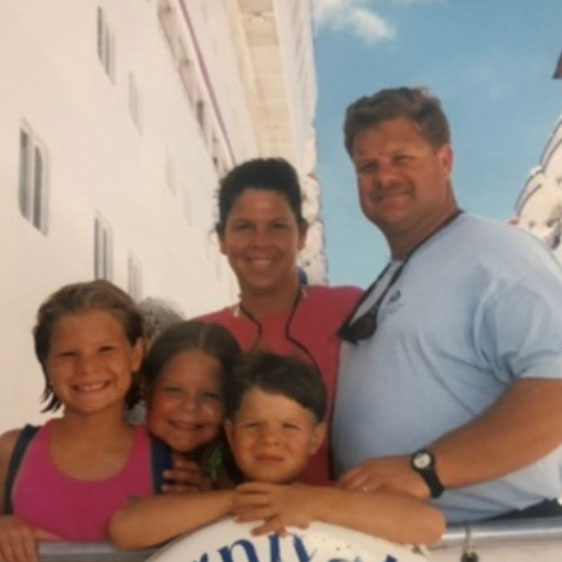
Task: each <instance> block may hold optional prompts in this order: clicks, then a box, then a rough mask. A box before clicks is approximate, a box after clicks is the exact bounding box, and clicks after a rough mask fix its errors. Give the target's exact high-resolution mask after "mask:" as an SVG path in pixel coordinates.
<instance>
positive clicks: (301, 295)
mask: <svg viewBox="0 0 562 562" xmlns="http://www.w3.org/2000/svg"><path fill="white" fill-rule="evenodd" d="M307 296H308V294H307V291H306V287H305V286H304V285H299V289H298V291H297V294H296V295H295V298H294V299H293V303H292V304H291V309H290V311H289V315H288V316H287V320H286V321H285V327H284V330H283V335H284V336H285V339H286V340H287V341H288V342H290V343H292V344H293V345H294V346H295V347H296V348H298V349H299V350H300V351H302V352H303V353H304V355H305V356H306V357H307V358H308V359H309V360H310V362H311V363H312V365H313V366H314V368H315V369H316V370H317V371H318V373H320V372H321V371H320V368H319V367H318V363H317V362H316V359H314V356H313V355H312V353H311V352H310V350H309V349H308V347H307V346H306V345H305V344H304V343H303V342H301V341H299V340H298V339H297V338H295V337H294V336H293V335H292V334H291V327H292V324H293V320H294V317H295V314H296V313H297V309H298V307H299V304H300V302H301V301H302V300H303V299H305V298H306V297H307ZM241 313H242V314H244V316H246V318H248V320H250V322H251V323H252V324H253V325H254V326H255V327H256V329H257V336H256V339H255V340H254V343H253V344H252V346H251V348H250V349H254V348H256V346H257V345H258V343H259V342H260V340H261V339H262V337H263V326H262V324H261V322H260V321H259V320H258V319H257V318H256V317H255V316H254V315H253V314H252V313H251V312H250V311H249V310H248V309H247V308H246V307H245V306H244V304H243V303H242V301H240V302H239V303H238V304H237V305H236V306H235V308H234V310H233V314H234V316H240V314H241Z"/></svg>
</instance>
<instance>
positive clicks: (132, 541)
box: [109, 490, 234, 549]
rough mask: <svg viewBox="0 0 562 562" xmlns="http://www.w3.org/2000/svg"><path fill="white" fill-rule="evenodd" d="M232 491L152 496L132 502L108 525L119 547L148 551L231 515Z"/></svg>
mask: <svg viewBox="0 0 562 562" xmlns="http://www.w3.org/2000/svg"><path fill="white" fill-rule="evenodd" d="M233 494H234V491H233V490H216V491H209V492H200V493H195V494H180V495H166V496H153V497H150V498H143V499H138V500H135V501H132V502H131V503H129V505H127V506H126V507H124V508H123V509H121V510H119V511H118V512H117V513H116V514H115V515H114V516H113V517H112V518H111V521H110V523H109V535H110V537H111V540H112V541H113V542H114V543H115V545H116V546H117V547H119V548H124V549H136V548H146V547H149V546H153V545H156V544H159V543H161V542H164V541H166V540H168V539H171V538H173V537H175V536H177V535H181V534H182V533H187V532H190V531H195V530H196V529H198V528H200V527H203V526H204V525H207V524H209V523H213V522H214V521H217V520H218V519H220V518H221V517H224V516H225V515H228V514H230V513H231V512H232V497H233Z"/></svg>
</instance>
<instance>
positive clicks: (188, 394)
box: [147, 349, 224, 453]
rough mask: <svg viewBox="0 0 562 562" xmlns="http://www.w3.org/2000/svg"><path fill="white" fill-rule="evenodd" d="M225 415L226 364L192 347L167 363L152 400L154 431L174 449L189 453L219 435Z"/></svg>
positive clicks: (150, 411) (149, 419)
mask: <svg viewBox="0 0 562 562" xmlns="http://www.w3.org/2000/svg"><path fill="white" fill-rule="evenodd" d="M223 417H224V408H223V392H222V367H221V364H220V363H219V362H218V361H217V359H215V358H214V357H213V356H211V355H209V354H207V353H205V352H203V351H200V350H198V349H192V350H189V351H182V352H180V353H178V354H176V355H174V356H173V357H172V358H171V359H170V360H168V362H167V363H166V364H165V365H164V367H163V369H162V371H161V373H160V375H159V376H158V378H157V379H156V381H155V383H154V388H153V389H152V393H151V396H150V399H149V404H148V415H147V426H148V430H149V431H150V433H152V434H153V435H155V436H156V437H158V438H159V439H161V440H162V441H164V442H165V443H167V444H168V445H169V446H170V447H171V448H172V449H173V450H174V451H178V452H181V453H188V452H190V451H194V450H196V449H198V448H199V447H201V446H203V445H206V444H207V443H210V442H211V441H213V440H214V439H216V438H217V436H218V435H219V432H220V430H221V426H222V421H223Z"/></svg>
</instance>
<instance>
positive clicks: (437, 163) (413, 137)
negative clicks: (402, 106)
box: [352, 119, 454, 238]
mask: <svg viewBox="0 0 562 562" xmlns="http://www.w3.org/2000/svg"><path fill="white" fill-rule="evenodd" d="M352 160H353V164H354V166H355V172H356V176H357V184H358V187H359V197H360V201H361V208H362V209H363V212H364V213H365V215H366V216H367V218H369V219H370V220H371V221H372V222H373V223H375V224H376V225H377V226H378V227H379V228H380V229H381V230H382V231H383V232H384V233H385V235H386V236H387V238H389V237H390V238H392V236H400V235H402V234H404V233H408V232H410V231H412V230H414V231H416V230H420V229H421V230H423V225H424V224H426V223H432V222H433V221H435V220H439V217H441V216H443V215H444V214H446V213H447V212H448V211H449V210H450V208H451V204H453V205H454V198H453V194H452V188H451V182H450V177H451V168H452V161H453V155H452V150H451V147H450V145H448V144H444V145H442V146H441V147H439V148H437V149H436V148H434V147H433V146H432V145H431V144H430V142H429V141H428V140H426V139H425V138H424V137H423V136H422V134H421V133H420V131H419V128H418V126H417V125H416V124H415V123H413V122H412V121H409V120H407V119H392V120H389V121H382V122H380V123H378V124H376V125H373V126H372V127H369V128H367V129H364V130H362V131H360V132H359V133H358V134H357V135H356V136H355V139H354V141H353V147H352Z"/></svg>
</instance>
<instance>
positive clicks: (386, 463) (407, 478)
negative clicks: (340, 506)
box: [338, 456, 430, 500]
mask: <svg viewBox="0 0 562 562" xmlns="http://www.w3.org/2000/svg"><path fill="white" fill-rule="evenodd" d="M338 485H339V487H340V488H343V489H344V490H353V491H356V492H375V491H379V490H383V491H386V492H400V493H402V494H408V495H410V496H414V497H416V498H420V499H422V500H426V499H428V498H429V495H430V493H429V488H428V486H427V484H426V483H425V482H424V480H423V478H422V477H421V476H420V475H419V474H418V473H417V472H416V471H415V470H414V469H413V468H412V467H411V466H410V457H407V456H395V457H381V458H378V459H368V460H366V461H365V462H363V463H361V464H359V465H357V466H354V467H353V468H352V469H350V470H348V471H347V472H345V473H344V474H343V475H342V476H341V477H340V479H339V483H338Z"/></svg>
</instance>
